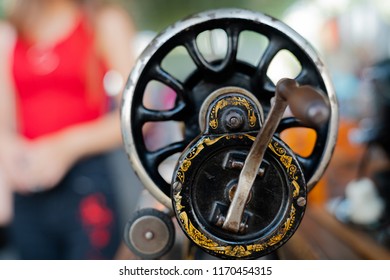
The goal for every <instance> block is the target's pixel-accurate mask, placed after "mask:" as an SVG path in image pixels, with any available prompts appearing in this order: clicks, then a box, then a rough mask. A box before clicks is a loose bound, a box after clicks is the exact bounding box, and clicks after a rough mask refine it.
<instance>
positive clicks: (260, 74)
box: [254, 40, 283, 86]
mask: <svg viewBox="0 0 390 280" xmlns="http://www.w3.org/2000/svg"><path fill="white" fill-rule="evenodd" d="M282 49H283V44H282V42H281V41H279V40H270V42H269V44H268V46H267V48H266V50H265V51H264V54H263V55H262V57H261V59H260V62H259V64H258V65H257V67H256V68H257V69H256V73H255V75H254V77H255V78H254V79H255V80H254V81H255V85H257V86H258V85H265V84H266V81H267V71H268V68H269V66H270V64H271V62H272V60H273V59H274V57H275V55H276V54H277V53H278V52H279V51H280V50H282Z"/></svg>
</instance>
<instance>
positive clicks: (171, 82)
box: [151, 65, 185, 100]
mask: <svg viewBox="0 0 390 280" xmlns="http://www.w3.org/2000/svg"><path fill="white" fill-rule="evenodd" d="M151 76H152V79H155V80H157V81H159V82H162V83H163V84H165V85H166V86H168V87H170V88H171V89H173V90H174V91H175V92H176V94H177V96H178V97H179V99H181V100H183V99H184V95H185V89H184V85H183V84H182V83H181V82H180V81H179V80H178V79H176V78H175V77H173V76H172V75H171V74H169V73H168V72H166V71H165V70H164V69H162V68H161V67H160V66H159V65H156V67H155V68H154V71H153V73H152V74H151Z"/></svg>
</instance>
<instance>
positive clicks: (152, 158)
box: [146, 141, 187, 169]
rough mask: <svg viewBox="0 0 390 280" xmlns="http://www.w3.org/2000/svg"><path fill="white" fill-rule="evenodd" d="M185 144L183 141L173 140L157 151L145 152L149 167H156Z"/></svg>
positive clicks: (180, 149)
mask: <svg viewBox="0 0 390 280" xmlns="http://www.w3.org/2000/svg"><path fill="white" fill-rule="evenodd" d="M186 145H187V143H186V142H185V141H181V142H175V143H172V144H169V145H168V146H165V147H163V148H161V149H158V150H157V151H153V152H147V154H146V157H147V160H148V163H149V165H150V168H152V169H157V168H158V166H159V164H160V163H161V162H163V161H164V160H165V159H167V158H168V157H170V156H171V155H173V154H175V153H179V152H182V151H183V150H184V148H185V147H186Z"/></svg>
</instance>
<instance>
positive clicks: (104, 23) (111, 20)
mask: <svg viewBox="0 0 390 280" xmlns="http://www.w3.org/2000/svg"><path fill="white" fill-rule="evenodd" d="M95 24H96V31H97V34H98V35H100V36H102V37H106V36H107V37H112V36H114V35H115V34H117V35H119V34H122V35H126V34H132V33H134V32H135V27H134V24H133V20H132V19H131V17H130V16H129V14H128V13H127V11H125V10H124V9H122V8H121V7H118V6H114V5H110V6H105V7H104V8H101V9H99V11H97V14H96V17H95Z"/></svg>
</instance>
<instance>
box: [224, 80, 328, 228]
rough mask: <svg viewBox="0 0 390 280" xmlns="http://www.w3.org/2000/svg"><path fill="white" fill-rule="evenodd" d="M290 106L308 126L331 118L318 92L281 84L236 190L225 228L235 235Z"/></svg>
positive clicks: (278, 85)
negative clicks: (269, 150)
mask: <svg viewBox="0 0 390 280" xmlns="http://www.w3.org/2000/svg"><path fill="white" fill-rule="evenodd" d="M288 105H290V108H291V111H292V112H293V114H294V115H295V116H296V117H297V118H298V119H300V120H301V121H302V122H303V123H306V124H308V125H315V126H320V125H321V124H323V123H325V122H326V121H328V118H329V115H330V111H329V105H328V104H327V102H326V100H325V99H324V97H323V96H322V95H321V94H320V93H319V92H317V90H316V89H315V88H313V87H310V86H302V87H299V86H298V84H297V82H296V81H295V80H292V79H282V80H280V81H279V82H278V84H277V85H276V92H275V103H274V105H273V106H272V107H271V111H270V113H269V114H268V118H267V119H266V121H265V123H264V126H263V128H262V129H261V131H260V132H259V133H258V135H257V137H256V140H255V141H254V143H253V145H252V147H251V149H250V151H249V153H248V156H247V158H246V160H245V164H244V166H243V168H242V171H241V173H240V177H239V180H238V185H237V190H236V192H235V194H234V197H233V200H232V203H231V205H230V207H229V211H228V213H227V216H226V219H225V220H224V222H223V226H222V228H224V229H227V230H229V231H232V232H238V231H239V229H240V225H241V221H242V217H243V213H244V208H245V205H246V201H248V197H249V194H250V190H251V188H252V185H253V183H254V181H255V179H256V176H257V173H258V172H257V171H258V170H259V168H260V165H261V162H262V161H263V158H264V154H265V151H266V149H267V147H268V144H269V143H270V142H271V139H272V137H273V135H274V133H275V131H276V129H277V127H278V125H279V123H280V121H281V119H282V117H283V114H284V112H285V110H286V108H287V106H288Z"/></svg>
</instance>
